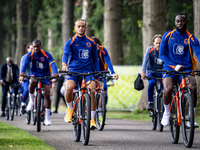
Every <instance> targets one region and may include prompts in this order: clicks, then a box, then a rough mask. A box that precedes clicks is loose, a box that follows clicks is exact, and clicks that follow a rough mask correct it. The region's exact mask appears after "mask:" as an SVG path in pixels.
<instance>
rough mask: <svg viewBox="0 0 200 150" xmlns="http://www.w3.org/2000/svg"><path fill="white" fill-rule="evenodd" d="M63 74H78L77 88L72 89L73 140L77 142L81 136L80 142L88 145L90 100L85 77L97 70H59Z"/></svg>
mask: <svg viewBox="0 0 200 150" xmlns="http://www.w3.org/2000/svg"><path fill="white" fill-rule="evenodd" d="M59 73H64V75H69V76H78V77H79V82H78V85H77V86H78V90H76V91H74V93H73V95H74V98H73V101H72V102H73V111H74V113H73V116H72V125H73V132H74V141H75V142H79V141H80V137H81V138H82V144H83V145H88V143H89V137H90V119H91V100H90V89H89V88H87V86H88V85H89V84H90V83H88V84H87V83H86V79H85V77H86V76H88V75H91V74H96V73H97V72H88V73H79V72H71V71H59Z"/></svg>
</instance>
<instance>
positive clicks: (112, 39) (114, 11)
mask: <svg viewBox="0 0 200 150" xmlns="http://www.w3.org/2000/svg"><path fill="white" fill-rule="evenodd" d="M180 12H182V13H185V14H187V17H188V21H189V23H188V26H187V29H188V31H189V32H190V33H192V34H194V35H195V36H196V37H197V38H198V39H199V40H200V1H199V0H193V1H191V0H56V1H55V0H6V1H5V0H0V33H1V36H0V45H1V46H0V54H1V55H0V64H2V63H4V62H5V60H6V57H8V56H11V57H12V58H13V60H14V62H15V63H16V64H18V65H19V62H20V59H21V57H22V55H24V54H25V53H26V51H25V46H26V44H27V43H29V42H31V41H33V40H34V39H40V40H41V41H42V45H43V49H44V50H47V51H49V52H51V53H52V54H53V57H54V59H55V60H56V64H57V66H58V68H61V62H62V61H61V60H62V52H63V47H64V44H65V43H66V41H67V40H68V39H69V38H70V37H71V36H73V35H74V34H75V31H74V22H75V20H77V19H79V18H82V19H85V20H86V21H87V26H88V29H87V32H86V34H87V35H88V36H94V35H95V36H98V37H99V38H100V40H101V41H102V45H103V46H105V47H106V48H107V50H108V52H109V55H110V57H111V61H112V63H113V65H141V64H142V60H143V55H144V53H145V51H146V49H147V48H148V47H149V46H151V45H152V37H153V35H155V34H164V33H165V32H166V31H168V30H172V29H174V28H175V26H174V18H175V15H176V14H178V13H180ZM199 67H200V65H199V64H198V68H199ZM199 69H200V68H199ZM197 83H198V91H200V88H199V87H200V80H199V79H198V77H197ZM145 84H147V83H145ZM145 87H147V86H145ZM198 95H200V92H198ZM198 97H200V96H198ZM198 102H200V98H198ZM146 106H147V90H146V89H144V90H143V94H142V97H141V100H140V102H139V103H138V106H137V107H138V108H139V109H141V110H144V109H146Z"/></svg>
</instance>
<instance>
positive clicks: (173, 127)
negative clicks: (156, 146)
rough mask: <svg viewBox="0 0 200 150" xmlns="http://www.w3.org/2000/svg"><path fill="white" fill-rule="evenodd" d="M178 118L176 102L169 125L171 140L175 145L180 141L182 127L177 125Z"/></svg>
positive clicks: (174, 102)
mask: <svg viewBox="0 0 200 150" xmlns="http://www.w3.org/2000/svg"><path fill="white" fill-rule="evenodd" d="M177 118H178V117H177V108H176V100H174V101H173V104H172V109H171V115H170V124H169V133H170V139H171V142H172V143H173V144H177V143H178V141H179V133H180V126H178V125H177V122H178V120H177Z"/></svg>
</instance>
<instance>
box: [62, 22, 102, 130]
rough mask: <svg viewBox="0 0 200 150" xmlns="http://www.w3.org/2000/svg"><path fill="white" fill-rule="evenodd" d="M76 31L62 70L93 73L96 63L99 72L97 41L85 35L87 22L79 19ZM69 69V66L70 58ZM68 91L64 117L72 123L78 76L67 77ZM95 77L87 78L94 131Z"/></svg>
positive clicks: (65, 50)
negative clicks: (74, 93)
mask: <svg viewBox="0 0 200 150" xmlns="http://www.w3.org/2000/svg"><path fill="white" fill-rule="evenodd" d="M74 29H75V31H76V35H75V36H73V37H71V38H70V39H69V40H68V41H67V42H66V44H65V47H64V52H63V57H62V70H63V71H66V70H68V69H69V71H75V72H80V73H86V72H92V71H93V65H92V61H93V63H94V68H95V71H99V62H98V56H97V51H96V49H97V46H96V43H95V41H94V40H93V39H92V38H90V37H88V36H86V35H85V31H86V29H87V26H86V21H85V20H83V19H78V20H77V21H76V22H75V26H74ZM69 56H70V59H69V63H68V65H69V67H68V66H67V62H68V58H69ZM66 79H67V80H66V82H65V85H66V90H65V100H66V102H67V106H68V109H67V110H66V115H65V117H64V120H65V122H71V120H72V115H73V107H72V99H73V89H75V87H76V86H77V85H78V77H77V76H71V77H69V76H66ZM94 80H95V79H94V77H93V75H89V76H87V77H86V81H87V83H88V84H89V83H90V84H89V85H88V86H87V87H88V88H90V96H91V121H90V127H91V128H92V129H94V128H96V122H95V120H94V117H95V112H96V111H95V109H96V97H95V87H96V84H95V82H94Z"/></svg>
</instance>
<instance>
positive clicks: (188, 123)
mask: <svg viewBox="0 0 200 150" xmlns="http://www.w3.org/2000/svg"><path fill="white" fill-rule="evenodd" d="M186 126H187V127H188V128H190V122H189V121H188V122H187V124H186ZM194 127H195V128H198V127H199V125H198V123H196V122H194Z"/></svg>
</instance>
